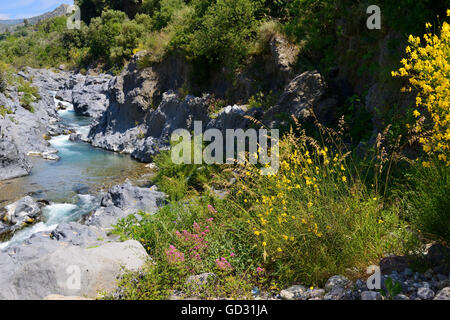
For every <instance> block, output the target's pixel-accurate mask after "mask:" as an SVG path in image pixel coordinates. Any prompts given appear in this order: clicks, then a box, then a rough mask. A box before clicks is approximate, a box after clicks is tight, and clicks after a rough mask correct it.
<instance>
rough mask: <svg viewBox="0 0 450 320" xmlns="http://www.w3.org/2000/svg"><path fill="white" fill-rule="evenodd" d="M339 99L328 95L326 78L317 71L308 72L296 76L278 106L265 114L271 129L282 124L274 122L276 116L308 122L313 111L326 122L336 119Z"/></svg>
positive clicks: (277, 121)
mask: <svg viewBox="0 0 450 320" xmlns="http://www.w3.org/2000/svg"><path fill="white" fill-rule="evenodd" d="M337 103H338V97H335V96H332V95H330V94H329V93H328V88H327V85H326V83H325V80H324V78H323V77H322V75H321V74H320V73H318V72H317V71H307V72H304V73H302V74H300V75H298V76H296V77H295V78H294V79H293V80H292V81H291V82H289V84H288V85H287V86H286V88H285V89H284V92H283V93H282V94H281V96H280V99H279V100H278V102H277V104H276V105H275V106H273V107H271V108H270V109H269V110H268V111H267V112H265V114H264V119H266V121H269V123H270V127H278V126H279V125H280V124H282V122H280V121H279V120H274V119H273V118H274V117H273V116H274V115H276V114H285V115H287V116H294V117H296V118H297V119H298V120H300V121H302V120H307V119H308V118H310V117H311V111H310V110H312V111H313V112H314V113H315V114H316V116H317V117H318V118H319V119H320V120H322V121H324V122H327V121H331V120H332V119H333V118H334V111H335V110H334V109H335V108H336V105H337Z"/></svg>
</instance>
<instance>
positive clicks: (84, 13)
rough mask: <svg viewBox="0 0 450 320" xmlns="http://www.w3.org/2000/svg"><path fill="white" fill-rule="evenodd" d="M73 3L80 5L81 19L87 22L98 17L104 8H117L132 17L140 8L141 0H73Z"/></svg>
mask: <svg viewBox="0 0 450 320" xmlns="http://www.w3.org/2000/svg"><path fill="white" fill-rule="evenodd" d="M75 4H76V5H78V6H79V7H80V10H81V19H82V20H83V21H84V22H86V23H87V24H89V23H90V22H91V20H92V19H93V18H96V17H100V16H101V14H102V12H103V11H104V10H108V9H111V10H119V11H122V12H125V13H126V14H127V16H128V17H129V18H130V19H133V18H134V16H135V15H136V14H137V13H138V12H139V11H140V10H141V8H142V0H75Z"/></svg>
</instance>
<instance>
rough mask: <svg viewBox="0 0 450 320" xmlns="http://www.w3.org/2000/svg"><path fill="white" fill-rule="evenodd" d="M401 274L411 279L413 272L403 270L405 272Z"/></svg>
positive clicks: (407, 269) (408, 269)
mask: <svg viewBox="0 0 450 320" xmlns="http://www.w3.org/2000/svg"><path fill="white" fill-rule="evenodd" d="M403 274H404V275H405V276H406V277H412V276H413V271H412V270H411V269H410V268H405V270H404V271H403Z"/></svg>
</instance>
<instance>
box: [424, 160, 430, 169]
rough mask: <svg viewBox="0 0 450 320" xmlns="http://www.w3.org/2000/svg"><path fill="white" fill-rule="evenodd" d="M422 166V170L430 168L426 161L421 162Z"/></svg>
mask: <svg viewBox="0 0 450 320" xmlns="http://www.w3.org/2000/svg"><path fill="white" fill-rule="evenodd" d="M422 166H423V167H424V168H430V167H431V163H429V162H428V161H423V162H422Z"/></svg>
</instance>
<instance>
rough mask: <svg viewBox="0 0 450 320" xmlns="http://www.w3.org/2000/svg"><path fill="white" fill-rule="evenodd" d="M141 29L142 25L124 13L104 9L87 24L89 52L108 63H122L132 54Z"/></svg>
mask: <svg viewBox="0 0 450 320" xmlns="http://www.w3.org/2000/svg"><path fill="white" fill-rule="evenodd" d="M143 31H144V27H143V26H142V25H138V24H137V23H136V22H135V21H131V20H129V19H128V18H127V16H126V15H125V13H123V12H121V11H113V10H106V11H104V12H103V13H102V15H101V17H98V18H94V19H92V21H91V23H90V25H89V31H88V36H87V44H88V47H89V53H90V55H91V57H92V58H93V59H101V60H104V62H106V63H108V64H109V65H123V64H124V60H126V59H129V58H130V57H131V56H132V55H133V50H134V49H135V48H136V47H137V46H138V41H139V38H140V37H141V35H142V33H143Z"/></svg>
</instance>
